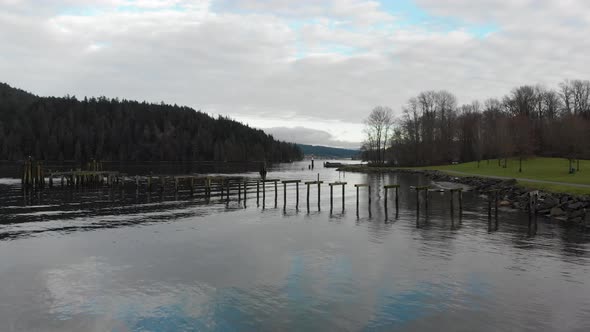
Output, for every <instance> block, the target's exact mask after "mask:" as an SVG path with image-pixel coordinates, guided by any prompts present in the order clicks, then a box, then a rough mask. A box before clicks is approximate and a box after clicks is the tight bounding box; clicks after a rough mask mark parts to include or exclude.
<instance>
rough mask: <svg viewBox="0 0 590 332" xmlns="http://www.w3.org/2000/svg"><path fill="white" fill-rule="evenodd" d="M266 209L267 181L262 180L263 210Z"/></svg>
mask: <svg viewBox="0 0 590 332" xmlns="http://www.w3.org/2000/svg"><path fill="white" fill-rule="evenodd" d="M265 207H266V180H262V208H263V209H264V208H265Z"/></svg>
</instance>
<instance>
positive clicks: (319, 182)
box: [318, 174, 322, 211]
mask: <svg viewBox="0 0 590 332" xmlns="http://www.w3.org/2000/svg"><path fill="white" fill-rule="evenodd" d="M319 178H320V176H319V174H318V211H321V210H322V207H321V205H320V197H321V196H320V188H321V184H322V182H321V181H320V180H319Z"/></svg>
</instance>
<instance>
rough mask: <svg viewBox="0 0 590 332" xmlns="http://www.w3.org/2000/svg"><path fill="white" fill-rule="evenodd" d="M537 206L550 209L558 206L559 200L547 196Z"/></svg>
mask: <svg viewBox="0 0 590 332" xmlns="http://www.w3.org/2000/svg"><path fill="white" fill-rule="evenodd" d="M539 205H540V206H541V208H543V209H551V208H552V207H554V206H558V205H559V200H558V199H556V198H555V197H553V196H547V197H545V198H544V199H543V200H542V201H541V202H540V203H539Z"/></svg>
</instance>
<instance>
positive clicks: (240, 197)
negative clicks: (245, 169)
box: [238, 180, 242, 202]
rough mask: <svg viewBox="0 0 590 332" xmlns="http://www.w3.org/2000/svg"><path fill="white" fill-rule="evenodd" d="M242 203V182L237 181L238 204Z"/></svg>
mask: <svg viewBox="0 0 590 332" xmlns="http://www.w3.org/2000/svg"><path fill="white" fill-rule="evenodd" d="M241 201H242V182H241V181H239V180H238V202H241Z"/></svg>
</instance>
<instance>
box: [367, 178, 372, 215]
mask: <svg viewBox="0 0 590 332" xmlns="http://www.w3.org/2000/svg"><path fill="white" fill-rule="evenodd" d="M368 187H369V190H368V191H367V194H368V195H369V218H371V186H368Z"/></svg>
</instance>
